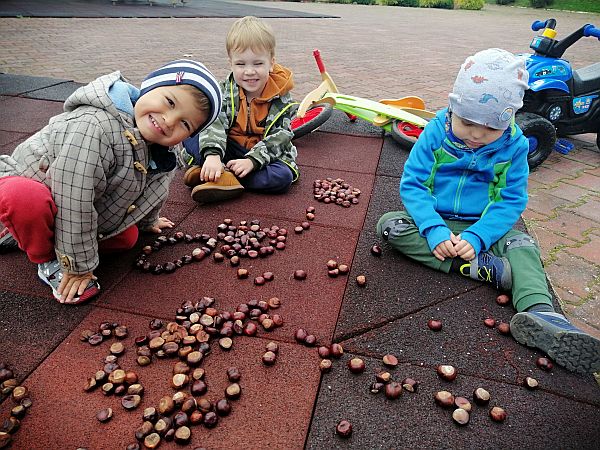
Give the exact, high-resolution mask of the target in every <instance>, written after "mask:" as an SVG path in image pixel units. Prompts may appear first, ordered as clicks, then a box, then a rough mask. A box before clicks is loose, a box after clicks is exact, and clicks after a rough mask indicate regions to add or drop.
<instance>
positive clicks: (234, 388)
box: [225, 383, 242, 400]
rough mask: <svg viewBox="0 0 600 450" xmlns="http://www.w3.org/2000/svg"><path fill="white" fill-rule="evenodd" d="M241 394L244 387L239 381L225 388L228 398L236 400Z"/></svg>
mask: <svg viewBox="0 0 600 450" xmlns="http://www.w3.org/2000/svg"><path fill="white" fill-rule="evenodd" d="M240 395H242V388H241V387H240V385H239V384H238V383H231V384H230V385H229V386H227V388H226V389H225V397H227V398H228V399H231V400H235V399H238V398H240Z"/></svg>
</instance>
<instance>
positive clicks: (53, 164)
mask: <svg viewBox="0 0 600 450" xmlns="http://www.w3.org/2000/svg"><path fill="white" fill-rule="evenodd" d="M220 109H221V92H220V89H219V85H218V81H217V80H216V79H215V78H214V77H213V75H212V74H211V73H210V72H209V71H208V70H207V69H206V68H205V67H204V66H203V65H202V64H200V63H197V62H195V61H192V60H177V61H172V62H171V63H168V64H166V65H165V66H163V67H161V68H159V69H158V70H156V71H154V72H152V73H151V74H150V75H149V76H148V77H147V78H146V79H145V80H144V82H143V83H142V86H141V90H138V89H137V88H136V87H134V86H132V85H131V84H129V83H128V82H127V81H126V80H125V79H124V78H123V77H122V76H121V74H120V72H114V73H111V74H109V75H105V76H102V77H100V78H98V79H97V80H95V81H93V82H92V83H90V84H88V85H87V86H84V87H81V88H79V89H78V90H77V91H75V92H74V93H73V94H72V95H71V96H70V97H69V98H68V99H67V101H66V102H65V106H64V110H65V112H64V113H62V114H60V115H58V116H55V117H53V118H52V119H50V122H49V124H48V125H47V126H46V127H44V128H43V129H42V130H40V131H39V132H37V133H36V134H34V135H33V136H31V137H30V138H29V139H27V140H26V141H25V142H23V143H22V144H20V145H19V146H18V147H17V148H16V149H15V150H14V152H13V154H12V155H10V156H9V155H3V156H0V223H2V224H3V225H4V227H5V228H4V229H3V230H2V231H0V253H1V252H4V251H6V250H9V249H12V248H16V247H17V246H18V247H20V248H21V249H22V250H24V251H25V252H26V253H27V256H28V258H29V259H30V260H31V261H32V262H34V263H37V264H38V276H39V278H40V279H41V280H42V281H43V282H45V283H46V284H48V285H49V286H50V287H51V289H52V292H53V295H54V297H55V298H56V299H57V300H58V301H59V302H60V303H67V304H78V303H82V302H84V301H86V300H88V299H90V298H92V297H93V296H95V295H97V294H98V292H99V290H100V286H99V284H98V282H97V280H96V277H95V276H94V273H93V271H94V270H95V269H96V267H97V266H98V263H99V257H98V253H99V251H113V250H121V249H129V248H131V247H133V246H134V244H135V242H136V241H137V238H138V227H139V228H140V229H142V230H145V231H151V232H154V233H160V232H161V230H162V229H164V228H171V227H172V226H173V223H172V222H171V221H170V220H169V219H167V218H165V217H160V215H159V213H160V209H161V207H162V205H163V203H164V201H165V200H166V198H167V194H168V192H169V183H170V182H171V180H172V178H173V175H174V169H175V167H176V165H177V158H176V155H177V153H176V149H175V148H173V147H175V146H178V145H179V144H180V143H181V142H182V141H183V140H184V139H186V138H188V137H189V136H190V135H195V134H197V133H199V132H200V131H201V130H203V129H204V128H206V127H208V126H209V125H210V124H211V123H212V122H213V121H214V120H215V119H216V118H217V115H218V114H219V111H220Z"/></svg>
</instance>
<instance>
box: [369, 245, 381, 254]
mask: <svg viewBox="0 0 600 450" xmlns="http://www.w3.org/2000/svg"><path fill="white" fill-rule="evenodd" d="M381 253H382V250H381V247H380V246H379V245H377V244H375V245H373V246H372V247H371V254H372V255H373V256H381Z"/></svg>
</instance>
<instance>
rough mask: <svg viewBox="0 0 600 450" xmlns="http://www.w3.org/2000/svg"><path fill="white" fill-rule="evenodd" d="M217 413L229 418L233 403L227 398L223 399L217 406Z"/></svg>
mask: <svg viewBox="0 0 600 450" xmlns="http://www.w3.org/2000/svg"><path fill="white" fill-rule="evenodd" d="M215 411H216V412H217V414H218V415H220V416H222V417H224V416H228V415H229V413H231V403H229V402H228V401H227V399H226V398H222V399H221V400H219V401H217V403H216V404H215Z"/></svg>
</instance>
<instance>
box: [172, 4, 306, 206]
mask: <svg viewBox="0 0 600 450" xmlns="http://www.w3.org/2000/svg"><path fill="white" fill-rule="evenodd" d="M226 48H227V55H228V56H229V62H230V64H231V74H230V75H229V76H228V77H227V79H226V80H225V81H224V83H223V86H222V89H223V93H224V99H223V109H222V110H221V113H220V114H219V118H218V120H217V121H216V122H215V123H214V124H213V125H212V126H211V127H209V128H208V129H207V130H206V131H204V132H202V133H200V135H199V136H198V137H193V138H190V139H187V140H186V141H184V147H185V150H186V152H187V155H188V156H187V157H186V159H187V160H188V163H189V164H194V165H193V166H192V167H191V168H189V169H188V170H187V172H186V174H185V177H184V183H185V184H186V185H187V186H190V187H192V188H193V189H192V198H193V199H194V200H195V201H197V202H199V203H209V202H218V201H222V200H226V199H229V198H234V197H237V196H239V195H241V194H242V193H243V190H244V188H245V189H249V190H252V191H256V192H262V193H267V194H282V193H285V192H287V190H288V189H289V188H290V186H291V184H292V182H293V181H295V180H296V179H297V178H298V166H297V165H296V156H297V151H296V147H294V145H293V144H292V137H293V133H292V131H291V129H290V123H291V115H292V111H291V106H292V98H291V95H290V90H291V89H292V87H293V86H294V83H293V81H292V72H291V71H290V70H289V69H286V68H285V67H283V66H281V65H279V64H276V63H275V36H274V35H273V31H272V30H271V28H270V27H269V26H268V25H267V24H266V23H264V22H263V21H261V20H260V19H257V18H256V17H250V16H249V17H243V18H242V19H239V20H237V21H236V22H235V23H234V24H233V25H232V27H231V28H230V30H229V32H228V34H227V40H226ZM223 164H225V167H224V166H223Z"/></svg>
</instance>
